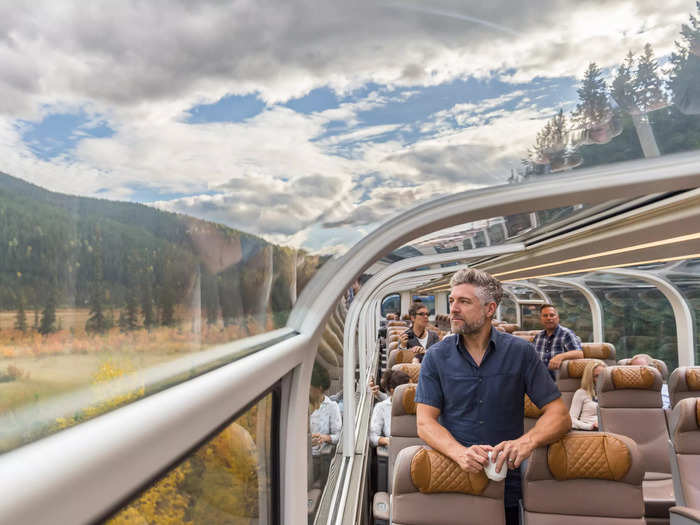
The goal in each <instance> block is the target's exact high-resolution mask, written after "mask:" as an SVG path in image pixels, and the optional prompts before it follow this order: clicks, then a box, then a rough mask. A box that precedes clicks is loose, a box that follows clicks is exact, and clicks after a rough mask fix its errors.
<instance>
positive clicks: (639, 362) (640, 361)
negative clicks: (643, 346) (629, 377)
mask: <svg viewBox="0 0 700 525" xmlns="http://www.w3.org/2000/svg"><path fill="white" fill-rule="evenodd" d="M629 366H651V367H654V363H653V362H652V360H651V356H649V355H647V354H637V355H636V356H634V357H633V358H632V359H630V362H629ZM654 368H656V367H654ZM661 402H662V404H663V408H664V410H665V409H667V408H670V407H671V398H670V397H669V395H668V383H666V381H664V383H663V384H662V385H661Z"/></svg>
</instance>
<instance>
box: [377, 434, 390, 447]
mask: <svg viewBox="0 0 700 525" xmlns="http://www.w3.org/2000/svg"><path fill="white" fill-rule="evenodd" d="M390 442H391V441H390V438H388V437H384V436H382V437H380V438H379V439H378V440H377V445H379V446H380V447H388V446H389V443H390Z"/></svg>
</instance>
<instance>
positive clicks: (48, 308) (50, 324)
mask: <svg viewBox="0 0 700 525" xmlns="http://www.w3.org/2000/svg"><path fill="white" fill-rule="evenodd" d="M38 330H39V333H40V334H42V335H47V334H50V333H51V332H54V331H55V330H56V292H55V290H54V289H53V287H52V288H51V290H50V291H49V294H48V296H47V298H46V304H45V305H44V310H43V311H42V312H41V322H40V323H39V328H38Z"/></svg>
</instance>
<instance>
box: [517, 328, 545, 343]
mask: <svg viewBox="0 0 700 525" xmlns="http://www.w3.org/2000/svg"><path fill="white" fill-rule="evenodd" d="M540 332H541V330H524V331H523V330H515V331H514V332H512V335H514V336H515V337H519V338H521V339H525V340H526V341H530V342H531V343H532V342H533V341H534V340H535V336H536V335H537V334H539V333H540Z"/></svg>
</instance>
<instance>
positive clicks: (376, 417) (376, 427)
mask: <svg viewBox="0 0 700 525" xmlns="http://www.w3.org/2000/svg"><path fill="white" fill-rule="evenodd" d="M408 382H409V377H408V375H407V374H405V373H404V372H401V371H400V370H387V371H386V372H384V374H383V375H382V388H383V389H384V390H385V391H386V392H387V393H388V394H389V397H387V398H386V399H385V400H384V401H382V402H381V403H377V404H376V405H374V409H373V410H372V421H371V422H370V425H369V442H370V444H371V445H372V446H373V447H377V446H379V447H388V446H389V438H390V436H391V397H392V395H393V394H394V389H396V387H397V386H399V385H403V384H405V383H408Z"/></svg>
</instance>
